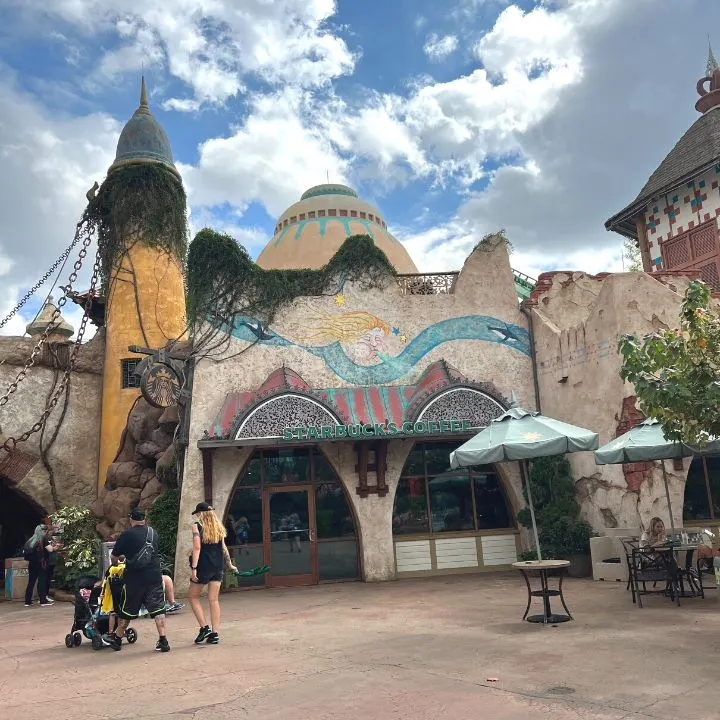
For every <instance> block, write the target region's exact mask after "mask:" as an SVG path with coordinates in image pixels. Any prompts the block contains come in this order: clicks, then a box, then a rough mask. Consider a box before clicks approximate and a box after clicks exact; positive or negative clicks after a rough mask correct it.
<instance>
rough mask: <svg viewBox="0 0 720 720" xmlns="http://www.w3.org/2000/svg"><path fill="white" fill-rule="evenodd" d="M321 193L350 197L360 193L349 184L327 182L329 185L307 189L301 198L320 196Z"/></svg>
mask: <svg viewBox="0 0 720 720" xmlns="http://www.w3.org/2000/svg"><path fill="white" fill-rule="evenodd" d="M320 195H349V196H350V197H354V198H356V197H357V196H358V194H357V193H356V192H355V191H354V190H353V189H352V188H349V187H348V186H347V185H339V184H335V183H332V184H327V185H315V187H311V188H310V189H309V190H306V191H305V192H304V193H303V194H302V197H301V198H300V200H307V199H308V198H313V197H318V196H320Z"/></svg>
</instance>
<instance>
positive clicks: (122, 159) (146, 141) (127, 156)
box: [110, 78, 178, 175]
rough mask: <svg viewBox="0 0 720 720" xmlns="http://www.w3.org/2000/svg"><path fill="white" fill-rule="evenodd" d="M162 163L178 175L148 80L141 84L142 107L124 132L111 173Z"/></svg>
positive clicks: (119, 141)
mask: <svg viewBox="0 0 720 720" xmlns="http://www.w3.org/2000/svg"><path fill="white" fill-rule="evenodd" d="M137 163H159V164H161V165H164V166H165V167H167V168H168V169H169V170H171V171H172V172H173V173H174V174H176V175H177V174H178V173H177V170H176V168H175V164H174V162H173V156H172V150H171V149H170V141H169V140H168V137H167V135H166V134H165V131H164V130H163V129H162V127H161V125H160V123H159V122H158V121H157V120H156V119H155V116H154V115H153V114H152V113H151V112H150V107H149V106H148V99H147V90H146V88H145V78H142V81H141V85H140V105H139V107H138V109H137V110H136V111H135V112H134V114H133V116H132V117H131V118H130V120H128V121H127V123H126V124H125V127H124V128H123V130H122V132H121V133H120V139H119V140H118V144H117V152H116V153H115V162H114V163H113V164H112V165H111V166H110V171H112V170H115V169H116V168H118V167H122V166H123V165H134V164H137Z"/></svg>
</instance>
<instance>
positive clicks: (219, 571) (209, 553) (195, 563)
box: [190, 502, 237, 645]
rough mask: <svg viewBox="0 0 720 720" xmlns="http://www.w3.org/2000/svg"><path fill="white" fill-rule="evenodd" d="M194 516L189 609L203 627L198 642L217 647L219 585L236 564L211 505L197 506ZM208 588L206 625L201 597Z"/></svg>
mask: <svg viewBox="0 0 720 720" xmlns="http://www.w3.org/2000/svg"><path fill="white" fill-rule="evenodd" d="M193 515H195V517H196V518H197V520H195V521H194V522H193V524H192V538H193V550H192V555H191V556H190V569H191V570H192V576H191V577H190V607H191V608H192V611H193V613H194V614H195V618H196V619H197V621H198V624H199V625H200V632H199V633H198V636H197V637H196V638H195V643H196V644H198V645H199V644H200V643H203V642H206V643H208V644H210V645H217V643H218V642H219V641H220V637H219V635H218V631H219V629H220V586H221V585H222V580H223V573H224V570H225V569H226V568H227V569H228V570H230V571H231V572H237V568H236V567H235V565H233V562H232V559H231V558H230V553H229V552H228V549H227V546H226V545H225V537H226V535H227V532H226V530H225V527H224V526H223V524H222V522H220V518H218V516H217V515H216V514H215V511H214V510H213V508H212V506H210V505H208V503H204V502H203V503H198V506H197V507H196V508H195V510H194V512H193ZM205 585H207V588H208V606H209V608H210V623H211V625H207V624H206V622H205V612H204V611H203V607H202V603H201V602H200V595H201V594H202V590H203V587H205Z"/></svg>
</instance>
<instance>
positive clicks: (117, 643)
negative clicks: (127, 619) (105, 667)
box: [101, 633, 122, 650]
mask: <svg viewBox="0 0 720 720" xmlns="http://www.w3.org/2000/svg"><path fill="white" fill-rule="evenodd" d="M101 639H102V641H103V645H107V646H108V647H111V648H112V649H113V650H121V649H122V638H119V637H118V636H117V635H116V634H115V633H110V634H108V635H103V636H102V638H101Z"/></svg>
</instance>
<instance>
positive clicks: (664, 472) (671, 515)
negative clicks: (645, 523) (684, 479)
mask: <svg viewBox="0 0 720 720" xmlns="http://www.w3.org/2000/svg"><path fill="white" fill-rule="evenodd" d="M660 464H661V465H662V471H663V482H664V483H665V497H666V498H667V504H668V512H669V513H670V528H671V529H672V532H673V535H674V534H675V520H673V511H672V505H671V503H670V489H669V488H668V478H667V471H666V470H665V461H664V460H661V461H660Z"/></svg>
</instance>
